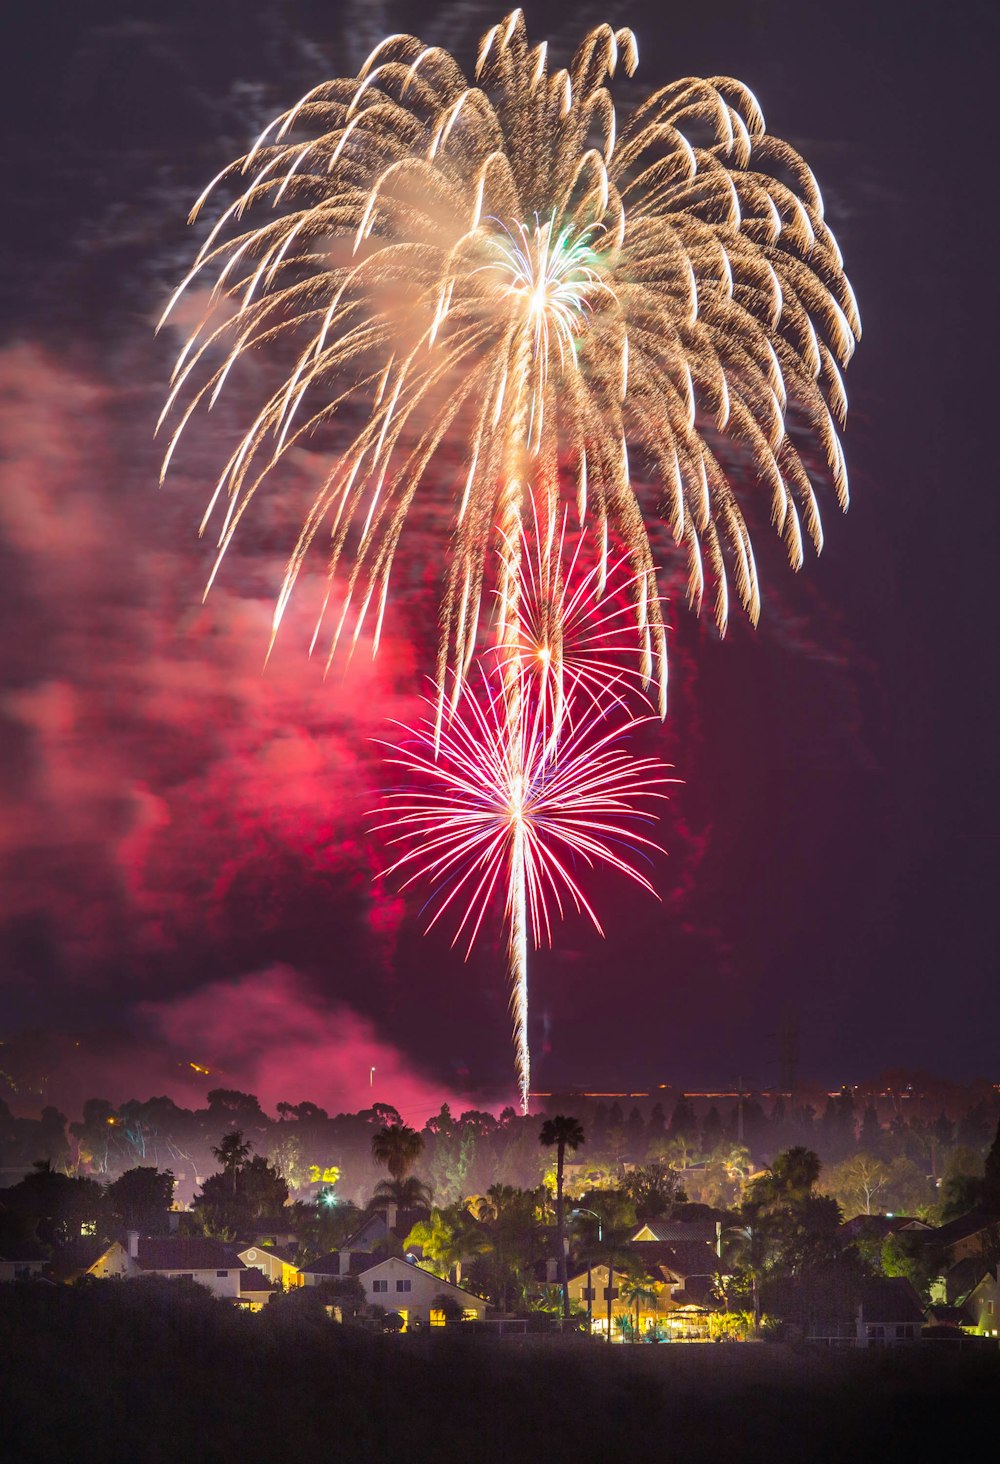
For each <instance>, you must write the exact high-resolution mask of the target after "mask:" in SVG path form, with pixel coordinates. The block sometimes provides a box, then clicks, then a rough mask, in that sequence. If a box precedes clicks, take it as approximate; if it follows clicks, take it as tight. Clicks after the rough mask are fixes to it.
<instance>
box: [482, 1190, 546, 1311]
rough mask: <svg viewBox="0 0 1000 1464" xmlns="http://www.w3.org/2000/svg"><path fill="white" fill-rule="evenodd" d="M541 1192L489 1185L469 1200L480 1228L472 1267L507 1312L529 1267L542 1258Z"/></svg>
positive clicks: (522, 1286)
mask: <svg viewBox="0 0 1000 1464" xmlns="http://www.w3.org/2000/svg"><path fill="white" fill-rule="evenodd" d="M543 1197H544V1191H543V1190H541V1189H538V1190H523V1189H517V1188H515V1186H513V1185H509V1184H493V1185H490V1187H489V1189H488V1190H487V1191H486V1193H485V1195H478V1196H476V1198H475V1199H474V1200H473V1201H471V1202H470V1209H471V1210H472V1213H473V1215H474V1216H475V1218H476V1220H478V1222H479V1224H480V1226H481V1227H482V1230H481V1235H482V1241H481V1253H480V1256H479V1258H478V1259H477V1263H476V1267H475V1269H476V1270H477V1271H480V1270H481V1271H484V1272H485V1278H486V1281H487V1289H488V1290H489V1293H490V1298H491V1300H492V1301H493V1304H494V1305H495V1306H497V1307H498V1308H499V1309H500V1310H501V1311H509V1310H510V1309H511V1303H512V1301H513V1300H514V1298H515V1296H516V1297H517V1298H518V1299H519V1300H521V1299H523V1297H524V1293H525V1289H526V1286H527V1284H528V1282H529V1281H530V1280H531V1276H532V1268H533V1267H534V1265H535V1263H536V1262H537V1261H539V1260H540V1259H541V1258H542V1255H543V1254H544V1252H543V1248H542V1246H543V1240H542V1237H543V1230H542V1225H541V1218H540V1212H541V1207H542V1201H543Z"/></svg>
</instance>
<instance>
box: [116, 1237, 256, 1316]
mask: <svg viewBox="0 0 1000 1464" xmlns="http://www.w3.org/2000/svg"><path fill="white" fill-rule="evenodd" d="M128 1253H129V1259H130V1261H131V1262H132V1266H131V1267H130V1270H129V1275H130V1276H131V1277H136V1276H170V1277H182V1278H184V1279H186V1280H189V1281H197V1282H198V1284H199V1285H200V1286H205V1287H207V1288H208V1290H209V1291H211V1292H212V1294H213V1295H214V1296H224V1297H228V1298H229V1299H230V1300H231V1301H238V1300H239V1296H240V1272H241V1271H243V1270H244V1269H245V1267H244V1264H243V1262H242V1261H241V1260H240V1258H239V1256H238V1255H237V1254H236V1252H235V1251H234V1250H233V1248H232V1246H228V1245H225V1244H223V1242H222V1241H221V1240H208V1239H205V1238H203V1237H201V1236H197V1237H196V1236H191V1237H182V1236H169V1237H164V1238H160V1237H155V1236H140V1235H139V1234H138V1232H137V1231H135V1230H130V1231H129V1232H128Z"/></svg>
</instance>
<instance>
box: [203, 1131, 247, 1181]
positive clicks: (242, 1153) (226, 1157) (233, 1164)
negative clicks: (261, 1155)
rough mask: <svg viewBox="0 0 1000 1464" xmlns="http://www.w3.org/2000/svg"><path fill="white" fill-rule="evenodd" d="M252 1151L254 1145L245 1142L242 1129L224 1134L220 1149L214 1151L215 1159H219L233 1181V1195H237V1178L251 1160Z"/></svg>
mask: <svg viewBox="0 0 1000 1464" xmlns="http://www.w3.org/2000/svg"><path fill="white" fill-rule="evenodd" d="M252 1149H253V1145H252V1144H251V1143H249V1142H247V1141H245V1140H244V1138H243V1134H242V1132H241V1131H240V1129H233V1130H232V1132H231V1133H228V1134H224V1135H223V1138H222V1142H221V1143H220V1144H219V1147H218V1148H217V1149H213V1150H212V1156H213V1158H215V1159H218V1161H219V1163H220V1164H221V1165H222V1168H223V1170H224V1171H225V1173H226V1174H228V1175H229V1176H230V1177H231V1179H232V1181H233V1194H235V1193H236V1176H237V1174H238V1173H239V1171H240V1169H241V1168H242V1167H243V1165H244V1164H245V1163H246V1162H247V1160H248V1159H249V1158H250V1151H251V1150H252Z"/></svg>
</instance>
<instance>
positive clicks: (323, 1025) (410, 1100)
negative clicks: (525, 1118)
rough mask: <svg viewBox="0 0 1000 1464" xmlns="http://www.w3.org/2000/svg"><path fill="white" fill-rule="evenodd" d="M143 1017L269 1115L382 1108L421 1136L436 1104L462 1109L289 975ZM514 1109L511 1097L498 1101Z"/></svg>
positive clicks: (342, 1009) (245, 982)
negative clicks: (295, 1107)
mask: <svg viewBox="0 0 1000 1464" xmlns="http://www.w3.org/2000/svg"><path fill="white" fill-rule="evenodd" d="M139 1016H140V1017H141V1019H142V1020H143V1022H144V1023H145V1024H146V1026H147V1028H148V1030H149V1032H150V1034H151V1035H152V1036H153V1037H154V1038H155V1039H156V1040H157V1041H159V1042H166V1043H168V1044H169V1045H170V1046H171V1047H172V1048H173V1049H175V1051H177V1052H178V1053H179V1054H187V1056H188V1060H193V1061H197V1062H199V1063H201V1064H202V1065H205V1066H209V1067H210V1068H212V1069H213V1072H214V1071H218V1072H219V1073H220V1074H225V1073H239V1074H240V1076H241V1084H245V1085H246V1087H247V1088H248V1089H249V1090H250V1091H252V1092H254V1093H256V1095H257V1097H258V1098H259V1099H260V1102H261V1105H262V1107H263V1108H264V1109H265V1110H266V1111H268V1112H270V1113H272V1114H273V1113H274V1112H275V1110H276V1107H277V1105H278V1103H281V1102H290V1103H299V1102H301V1101H302V1100H303V1099H308V1100H309V1101H310V1102H313V1103H318V1104H319V1105H320V1106H321V1107H323V1108H326V1109H327V1111H328V1112H330V1113H339V1112H353V1111H356V1110H358V1109H361V1108H368V1107H370V1106H371V1104H372V1103H373V1102H380V1103H390V1104H391V1105H392V1106H393V1107H394V1108H396V1109H398V1110H399V1112H400V1113H401V1114H402V1117H403V1119H404V1121H405V1122H406V1123H409V1124H413V1125H416V1126H418V1127H419V1126H421V1125H422V1124H423V1122H424V1120H425V1119H426V1118H427V1117H429V1116H430V1115H431V1114H433V1113H437V1112H438V1111H439V1110H440V1108H441V1104H442V1103H449V1104H451V1105H452V1107H453V1108H454V1109H455V1111H456V1112H458V1111H461V1109H462V1108H463V1107H467V1106H468V1102H467V1097H466V1096H465V1095H463V1094H461V1093H460V1092H457V1091H456V1090H455V1088H454V1087H451V1088H448V1087H444V1086H442V1085H441V1084H440V1083H436V1082H435V1081H434V1080H433V1078H431V1077H428V1076H426V1075H425V1074H424V1073H422V1072H420V1070H419V1068H418V1067H417V1066H416V1064H415V1063H414V1062H413V1060H412V1058H411V1057H407V1056H406V1055H404V1054H403V1053H402V1052H401V1051H400V1050H399V1049H398V1048H397V1047H395V1046H394V1045H393V1044H392V1043H390V1042H388V1041H386V1040H385V1038H384V1037H382V1036H380V1035H379V1033H378V1031H377V1030H376V1028H375V1025H374V1024H373V1023H372V1022H370V1021H369V1020H367V1019H366V1018H365V1017H362V1016H360V1015H359V1014H358V1013H357V1012H355V1011H352V1010H351V1008H350V1007H348V1006H345V1005H343V1004H340V1003H338V1004H336V1005H334V1006H328V1005H325V1004H322V1003H320V1002H319V1001H317V1000H316V997H315V994H314V993H311V992H310V991H309V990H308V989H307V987H306V985H305V983H304V982H303V981H302V979H301V978H300V977H299V976H298V975H297V974H296V972H295V971H293V970H291V969H290V968H288V967H282V966H277V967H272V968H271V969H269V970H266V971H258V972H254V973H252V974H250V975H247V976H242V977H240V978H239V979H238V980H236V981H229V982H222V981H216V982H212V983H210V984H209V985H207V986H203V987H202V988H201V989H200V990H199V991H197V992H193V993H191V994H190V995H189V996H184V997H180V998H178V999H177V1000H174V1001H164V1002H146V1003H144V1004H143V1005H142V1006H140V1008H139ZM373 1068H374V1070H375V1071H374V1075H373V1074H372V1069H373ZM213 1080H214V1079H213ZM512 1099H513V1090H512V1092H511V1095H510V1096H509V1097H506V1098H504V1099H503V1100H502V1101H503V1102H507V1101H512Z"/></svg>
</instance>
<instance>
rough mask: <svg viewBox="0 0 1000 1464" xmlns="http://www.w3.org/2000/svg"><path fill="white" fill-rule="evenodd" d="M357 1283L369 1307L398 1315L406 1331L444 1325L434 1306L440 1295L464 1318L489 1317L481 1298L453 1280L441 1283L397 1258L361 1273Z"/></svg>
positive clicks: (382, 1262) (479, 1319)
mask: <svg viewBox="0 0 1000 1464" xmlns="http://www.w3.org/2000/svg"><path fill="white" fill-rule="evenodd" d="M358 1280H359V1281H360V1282H361V1285H362V1286H363V1287H364V1291H365V1300H366V1301H367V1303H368V1305H369V1306H382V1307H384V1308H385V1310H386V1311H387V1312H398V1313H399V1315H400V1316H401V1317H402V1318H403V1323H404V1328H405V1329H409V1328H411V1327H413V1326H414V1325H416V1326H423V1327H428V1326H430V1327H436V1326H443V1325H444V1320H445V1318H444V1314H443V1312H441V1311H440V1310H439V1309H438V1308H437V1307H435V1306H434V1305H433V1303H434V1302H435V1301H436V1300H437V1298H438V1297H439V1296H447V1297H450V1298H451V1299H452V1301H454V1302H455V1303H456V1304H457V1305H458V1306H460V1307H461V1308H462V1315H463V1317H464V1318H465V1319H466V1320H468V1321H472V1320H477V1321H481V1320H482V1318H483V1317H484V1316H485V1314H486V1303H485V1301H483V1299H482V1297H481V1296H473V1294H472V1292H471V1291H466V1290H464V1288H463V1287H461V1286H455V1285H454V1284H453V1283H452V1282H451V1281H442V1280H441V1277H440V1276H435V1275H433V1274H432V1273H431V1272H430V1271H425V1270H424V1269H423V1267H422V1266H414V1265H412V1264H411V1263H410V1262H409V1261H404V1260H402V1259H401V1258H400V1257H398V1256H388V1257H386V1259H385V1260H384V1261H379V1262H378V1263H377V1264H376V1265H374V1266H369V1268H368V1270H367V1271H362V1272H361V1273H360V1275H359V1276H358Z"/></svg>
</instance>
